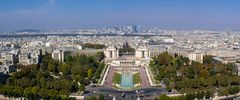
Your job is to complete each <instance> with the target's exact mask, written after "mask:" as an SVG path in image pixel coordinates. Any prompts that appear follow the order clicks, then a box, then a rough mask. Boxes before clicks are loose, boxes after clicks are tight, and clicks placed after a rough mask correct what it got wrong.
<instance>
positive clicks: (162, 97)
mask: <svg viewBox="0 0 240 100" xmlns="http://www.w3.org/2000/svg"><path fill="white" fill-rule="evenodd" d="M158 100H169V97H168V96H167V95H166V94H162V95H161V96H160V97H159V98H158Z"/></svg>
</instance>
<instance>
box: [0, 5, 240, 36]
mask: <svg viewBox="0 0 240 100" xmlns="http://www.w3.org/2000/svg"><path fill="white" fill-rule="evenodd" d="M239 3H240V2H239V1H237V0H221V1H219V0H195V1H192V0H181V1H177V0H168V1H167V0H162V1H159V0H151V1H147V0H137V1H136V0H134V1H128V0H121V1H113V0H102V1H98V0H91V1H90V0H81V1H78V0H34V1H30V0H27V1H26V0H18V1H13V0H12V1H11V0H8V1H7V0H4V1H1V4H0V22H1V23H0V32H6V31H14V30H21V29H40V30H64V29H81V28H102V27H105V26H120V25H134V24H137V25H141V26H144V27H159V28H165V29H215V30H226V29H228V28H231V29H232V30H239V28H240V24H239V22H240V19H238V18H239V17H240V13H239V11H238V9H240V7H239V6H238V4H239Z"/></svg>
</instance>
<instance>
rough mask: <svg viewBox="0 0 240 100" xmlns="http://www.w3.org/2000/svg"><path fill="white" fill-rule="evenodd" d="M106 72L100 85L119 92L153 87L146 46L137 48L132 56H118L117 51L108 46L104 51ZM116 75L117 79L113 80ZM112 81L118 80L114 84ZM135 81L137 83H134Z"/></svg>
mask: <svg viewBox="0 0 240 100" xmlns="http://www.w3.org/2000/svg"><path fill="white" fill-rule="evenodd" d="M104 54H105V57H106V58H105V59H104V60H105V63H106V64H107V70H106V72H105V75H104V78H103V80H102V82H101V85H102V86H104V87H113V88H118V89H121V90H132V89H136V88H147V87H150V86H153V83H152V80H151V79H152V78H150V75H149V72H148V70H150V69H147V66H148V65H149V62H150V58H149V49H148V47H147V46H146V45H142V46H139V48H137V49H136V50H135V53H134V54H132V55H121V56H119V49H118V48H117V47H115V46H109V47H108V48H107V49H106V50H105V51H104ZM116 74H117V75H118V79H116V78H115V76H116ZM114 80H118V81H117V82H115V81H114ZM136 81H137V82H136Z"/></svg>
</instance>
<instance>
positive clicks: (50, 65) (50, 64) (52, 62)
mask: <svg viewBox="0 0 240 100" xmlns="http://www.w3.org/2000/svg"><path fill="white" fill-rule="evenodd" d="M57 67H58V66H57V62H56V61H55V60H53V59H51V60H49V62H48V71H50V72H57V71H58V68H57Z"/></svg>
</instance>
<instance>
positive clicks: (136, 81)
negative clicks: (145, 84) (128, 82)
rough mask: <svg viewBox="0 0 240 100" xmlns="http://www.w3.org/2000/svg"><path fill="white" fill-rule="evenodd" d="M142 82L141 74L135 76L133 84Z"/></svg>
mask: <svg viewBox="0 0 240 100" xmlns="http://www.w3.org/2000/svg"><path fill="white" fill-rule="evenodd" d="M140 82H141V77H140V73H136V74H133V84H138V83H140Z"/></svg>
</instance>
